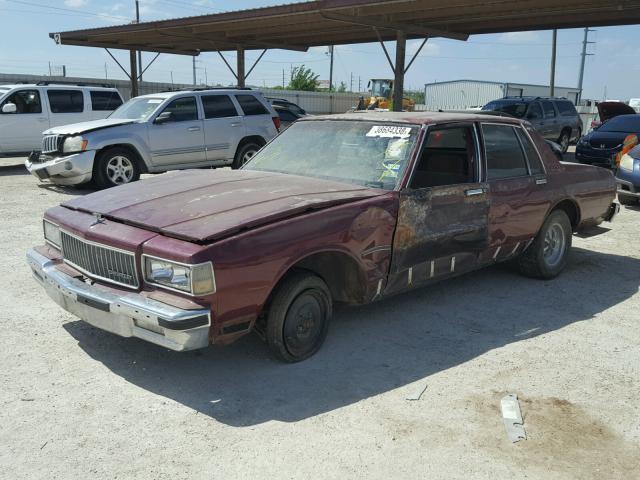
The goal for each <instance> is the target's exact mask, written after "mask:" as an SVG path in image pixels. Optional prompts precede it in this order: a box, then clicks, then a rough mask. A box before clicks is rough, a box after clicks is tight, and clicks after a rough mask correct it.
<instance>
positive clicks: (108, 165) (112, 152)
mask: <svg viewBox="0 0 640 480" xmlns="http://www.w3.org/2000/svg"><path fill="white" fill-rule="evenodd" d="M139 178H140V167H139V166H138V159H137V158H136V157H135V155H134V154H133V153H132V152H131V151H130V150H128V149H126V148H121V147H114V148H110V149H108V150H104V151H102V152H100V153H99V154H98V156H97V157H96V160H95V162H94V165H93V180H94V182H95V184H96V185H97V186H98V187H100V188H109V187H115V186H117V185H124V184H126V183H131V182H135V181H136V180H138V179H139Z"/></svg>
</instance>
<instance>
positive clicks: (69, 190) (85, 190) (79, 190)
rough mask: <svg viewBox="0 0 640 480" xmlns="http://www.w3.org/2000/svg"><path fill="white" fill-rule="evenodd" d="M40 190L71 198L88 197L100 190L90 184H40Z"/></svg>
mask: <svg viewBox="0 0 640 480" xmlns="http://www.w3.org/2000/svg"><path fill="white" fill-rule="evenodd" d="M38 188H40V189H42V190H47V191H49V192H55V193H63V194H65V195H70V196H79V195H87V194H89V193H93V192H95V191H97V190H98V189H97V188H96V187H94V186H93V185H91V184H90V183H84V184H82V185H77V186H75V185H68V186H65V185H56V184H54V183H38Z"/></svg>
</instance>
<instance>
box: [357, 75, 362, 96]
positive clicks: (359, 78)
mask: <svg viewBox="0 0 640 480" xmlns="http://www.w3.org/2000/svg"><path fill="white" fill-rule="evenodd" d="M360 92H362V77H360V75H358V93H360Z"/></svg>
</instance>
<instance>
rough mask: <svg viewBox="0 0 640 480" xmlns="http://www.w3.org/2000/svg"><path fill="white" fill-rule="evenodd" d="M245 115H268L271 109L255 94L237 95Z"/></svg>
mask: <svg viewBox="0 0 640 480" xmlns="http://www.w3.org/2000/svg"><path fill="white" fill-rule="evenodd" d="M236 100H238V103H239V104H240V107H242V111H243V112H244V114H245V115H268V114H269V110H267V109H266V108H265V106H264V105H262V103H260V101H259V100H258V99H257V98H256V97H254V96H253V95H236Z"/></svg>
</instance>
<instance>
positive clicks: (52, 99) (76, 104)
mask: <svg viewBox="0 0 640 480" xmlns="http://www.w3.org/2000/svg"><path fill="white" fill-rule="evenodd" d="M47 97H49V106H50V107H51V113H80V112H82V111H84V96H83V95H82V90H47Z"/></svg>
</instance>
